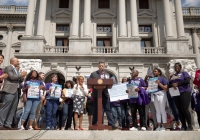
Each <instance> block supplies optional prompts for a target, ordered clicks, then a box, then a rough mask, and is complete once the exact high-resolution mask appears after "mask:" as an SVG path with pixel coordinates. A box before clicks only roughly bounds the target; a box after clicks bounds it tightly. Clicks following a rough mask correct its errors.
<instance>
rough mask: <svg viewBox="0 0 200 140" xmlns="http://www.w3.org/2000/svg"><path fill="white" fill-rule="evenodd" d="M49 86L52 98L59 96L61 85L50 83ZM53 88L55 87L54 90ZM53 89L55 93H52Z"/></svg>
mask: <svg viewBox="0 0 200 140" xmlns="http://www.w3.org/2000/svg"><path fill="white" fill-rule="evenodd" d="M50 88H52V90H51V97H52V98H60V96H61V91H62V85H59V84H52V86H51V87H50ZM55 88H56V90H55ZM54 91H55V95H54Z"/></svg>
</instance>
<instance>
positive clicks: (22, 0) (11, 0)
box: [0, 0, 200, 7]
mask: <svg viewBox="0 0 200 140" xmlns="http://www.w3.org/2000/svg"><path fill="white" fill-rule="evenodd" d="M181 2H182V6H183V7H189V6H195V7H200V0H181ZM0 5H20V6H27V5H28V0H0Z"/></svg>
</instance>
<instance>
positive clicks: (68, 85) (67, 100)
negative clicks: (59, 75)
mask: <svg viewBox="0 0 200 140" xmlns="http://www.w3.org/2000/svg"><path fill="white" fill-rule="evenodd" d="M73 87H74V84H73V82H72V81H70V80H69V81H66V82H65V88H64V89H63V92H62V96H61V98H62V102H63V103H64V106H63V110H62V123H61V130H65V128H66V129H70V128H71V123H72V116H73V100H72V99H71V97H66V94H67V92H68V91H67V90H72V91H73ZM66 119H67V123H66V127H65V122H66Z"/></svg>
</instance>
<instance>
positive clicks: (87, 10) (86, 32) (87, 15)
mask: <svg viewBox="0 0 200 140" xmlns="http://www.w3.org/2000/svg"><path fill="white" fill-rule="evenodd" d="M90 24H91V0H85V1H84V26H83V27H84V29H83V36H84V37H90Z"/></svg>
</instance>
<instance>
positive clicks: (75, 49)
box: [68, 37, 92, 54]
mask: <svg viewBox="0 0 200 140" xmlns="http://www.w3.org/2000/svg"><path fill="white" fill-rule="evenodd" d="M91 46H92V38H74V37H69V52H68V53H72V54H89V53H91Z"/></svg>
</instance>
